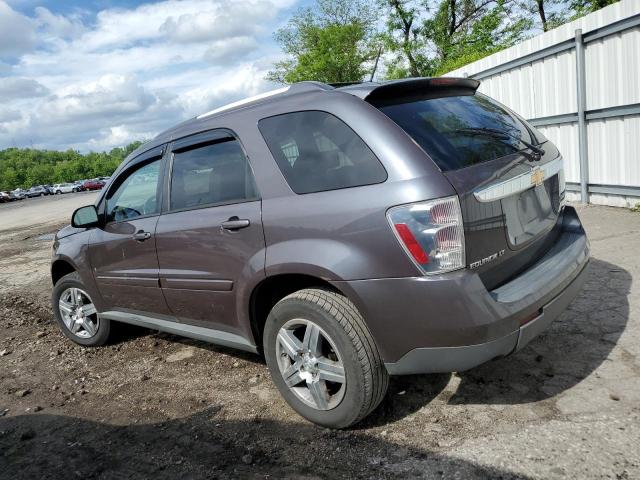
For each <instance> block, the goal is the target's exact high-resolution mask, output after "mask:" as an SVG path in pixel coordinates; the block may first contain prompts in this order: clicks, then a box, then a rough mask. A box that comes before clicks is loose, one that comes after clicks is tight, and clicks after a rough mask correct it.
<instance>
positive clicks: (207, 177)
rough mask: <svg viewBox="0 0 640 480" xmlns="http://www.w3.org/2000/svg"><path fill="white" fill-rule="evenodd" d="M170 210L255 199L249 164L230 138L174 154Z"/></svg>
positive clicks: (235, 142) (237, 145) (254, 188)
mask: <svg viewBox="0 0 640 480" xmlns="http://www.w3.org/2000/svg"><path fill="white" fill-rule="evenodd" d="M169 198H170V203H171V205H170V208H171V209H172V210H176V209H181V208H194V207H198V206H201V205H211V204H216V203H232V202H242V201H247V200H255V199H256V198H257V194H256V187H255V184H254V181H253V174H252V173H251V168H250V167H249V162H248V161H247V158H246V157H245V155H244V152H243V151H242V148H240V144H239V143H238V142H237V141H236V140H233V139H228V140H224V141H221V142H219V143H214V144H212V145H205V146H201V147H197V148H193V149H191V150H186V151H181V152H176V153H174V157H173V168H172V174H171V195H170V197H169Z"/></svg>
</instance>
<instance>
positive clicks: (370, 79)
mask: <svg viewBox="0 0 640 480" xmlns="http://www.w3.org/2000/svg"><path fill="white" fill-rule="evenodd" d="M380 55H382V45H380V48H378V55H376V63H374V64H373V71H372V72H371V78H369V81H370V82H373V77H374V75H375V74H376V70H377V69H378V61H379V60H380Z"/></svg>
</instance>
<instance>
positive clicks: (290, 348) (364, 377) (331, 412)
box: [263, 289, 389, 428]
mask: <svg viewBox="0 0 640 480" xmlns="http://www.w3.org/2000/svg"><path fill="white" fill-rule="evenodd" d="M263 343H264V352H265V357H266V360H267V365H268V366H269V370H270V372H271V376H272V378H273V381H274V383H275V384H276V386H277V387H278V390H280V393H281V394H282V396H283V397H284V398H285V400H286V401H287V403H289V405H291V407H292V408H293V409H294V410H296V411H297V412H298V413H299V414H300V415H302V416H303V417H305V418H306V419H308V420H310V421H312V422H314V423H317V424H319V425H323V426H326V427H331V428H345V427H348V426H350V425H353V424H354V423H357V422H358V421H360V420H361V419H363V418H364V417H365V416H367V415H368V414H369V413H370V412H371V411H373V409H375V408H376V407H377V406H378V404H379V403H380V402H381V401H382V399H383V398H384V395H385V393H386V391H387V386H388V381H389V378H388V375H387V371H386V369H385V367H384V364H383V362H382V358H381V357H380V354H379V353H378V350H377V348H376V345H375V343H374V341H373V337H372V336H371V333H370V332H369V329H368V328H367V326H366V324H365V323H364V320H363V318H362V316H361V315H360V313H359V312H358V310H357V309H356V307H355V305H353V303H351V302H350V301H349V300H348V299H347V298H345V297H344V296H342V295H340V294H338V293H334V292H330V291H327V290H320V289H305V290H300V291H298V292H295V293H293V294H291V295H289V296H287V297H285V298H284V299H282V300H281V301H280V302H278V303H277V304H276V305H275V306H274V307H273V309H272V311H271V312H270V314H269V317H268V318H267V323H266V325H265V330H264V337H263Z"/></svg>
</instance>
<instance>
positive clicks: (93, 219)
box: [71, 205, 100, 228]
mask: <svg viewBox="0 0 640 480" xmlns="http://www.w3.org/2000/svg"><path fill="white" fill-rule="evenodd" d="M99 224H100V219H99V217H98V210H96V207H95V206H93V205H87V206H86V207H80V208H78V209H77V210H76V211H75V212H73V216H72V217H71V226H72V227H75V228H91V227H96V226H98V225H99Z"/></svg>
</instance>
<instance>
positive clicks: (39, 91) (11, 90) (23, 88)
mask: <svg viewBox="0 0 640 480" xmlns="http://www.w3.org/2000/svg"><path fill="white" fill-rule="evenodd" d="M47 93H49V90H48V89H47V87H45V86H44V85H42V84H41V83H38V82H37V81H36V80H34V79H32V78H20V77H4V78H2V77H0V101H5V102H6V101H8V100H13V99H16V98H32V97H42V96H44V95H46V94H47Z"/></svg>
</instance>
